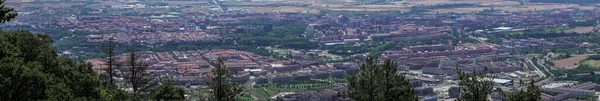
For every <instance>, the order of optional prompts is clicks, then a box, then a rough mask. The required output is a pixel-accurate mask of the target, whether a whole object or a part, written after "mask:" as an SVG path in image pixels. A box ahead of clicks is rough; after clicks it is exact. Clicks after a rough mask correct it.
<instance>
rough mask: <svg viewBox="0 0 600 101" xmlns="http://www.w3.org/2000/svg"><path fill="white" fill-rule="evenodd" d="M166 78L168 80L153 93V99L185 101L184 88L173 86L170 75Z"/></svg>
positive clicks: (158, 100)
mask: <svg viewBox="0 0 600 101" xmlns="http://www.w3.org/2000/svg"><path fill="white" fill-rule="evenodd" d="M165 78H166V79H165V80H163V81H162V84H161V85H160V86H158V87H157V88H156V89H154V91H152V98H153V99H155V100H157V101H160V100H183V99H185V97H184V94H185V91H184V90H183V88H179V87H175V86H173V85H172V84H171V80H172V79H171V78H170V75H167V77H165Z"/></svg>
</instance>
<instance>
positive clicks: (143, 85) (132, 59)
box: [125, 48, 156, 100]
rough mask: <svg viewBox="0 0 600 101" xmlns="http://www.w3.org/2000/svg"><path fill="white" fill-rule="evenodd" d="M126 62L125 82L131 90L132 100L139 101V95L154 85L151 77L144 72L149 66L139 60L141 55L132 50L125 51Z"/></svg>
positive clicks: (140, 96)
mask: <svg viewBox="0 0 600 101" xmlns="http://www.w3.org/2000/svg"><path fill="white" fill-rule="evenodd" d="M127 52H128V53H127V60H126V61H125V62H126V65H127V67H128V68H126V69H127V70H126V71H127V72H126V74H125V75H126V81H127V82H128V83H129V86H131V88H132V92H133V97H134V98H133V99H137V100H139V99H141V98H142V97H143V96H142V95H141V94H144V93H146V91H148V90H149V89H150V88H152V87H153V86H155V85H156V83H155V82H154V80H153V78H152V75H151V74H150V73H148V72H146V70H147V69H148V67H149V64H148V63H147V62H146V61H143V60H141V56H142V53H140V52H137V50H136V49H134V48H128V49H127Z"/></svg>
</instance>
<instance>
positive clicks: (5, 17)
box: [0, 0, 18, 23]
mask: <svg viewBox="0 0 600 101" xmlns="http://www.w3.org/2000/svg"><path fill="white" fill-rule="evenodd" d="M4 2H6V0H0V5H1V6H0V22H1V23H4V22H7V21H10V20H11V19H14V18H15V17H17V15H18V14H17V13H14V12H12V11H13V10H14V8H12V7H6V6H4Z"/></svg>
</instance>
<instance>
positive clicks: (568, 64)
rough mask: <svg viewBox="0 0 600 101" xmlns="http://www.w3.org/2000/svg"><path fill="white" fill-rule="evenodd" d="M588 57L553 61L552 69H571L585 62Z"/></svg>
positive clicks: (574, 56) (575, 56)
mask: <svg viewBox="0 0 600 101" xmlns="http://www.w3.org/2000/svg"><path fill="white" fill-rule="evenodd" d="M587 56H589V55H573V56H571V57H570V58H566V59H560V60H555V61H553V63H554V67H557V68H565V69H573V68H576V67H577V66H578V65H579V62H581V61H583V60H585V59H586V58H587Z"/></svg>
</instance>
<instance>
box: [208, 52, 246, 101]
mask: <svg viewBox="0 0 600 101" xmlns="http://www.w3.org/2000/svg"><path fill="white" fill-rule="evenodd" d="M212 75H213V77H211V79H210V81H207V82H206V83H207V84H206V85H208V87H209V88H210V89H211V91H212V92H211V96H210V97H209V99H210V100H211V101H234V100H235V97H236V96H237V95H239V94H241V93H242V91H243V90H242V88H241V87H242V86H241V85H240V84H238V83H235V82H233V81H232V80H231V79H230V78H229V77H228V75H229V70H227V66H225V63H224V62H223V60H218V62H217V64H216V66H215V68H213V70H212Z"/></svg>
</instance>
